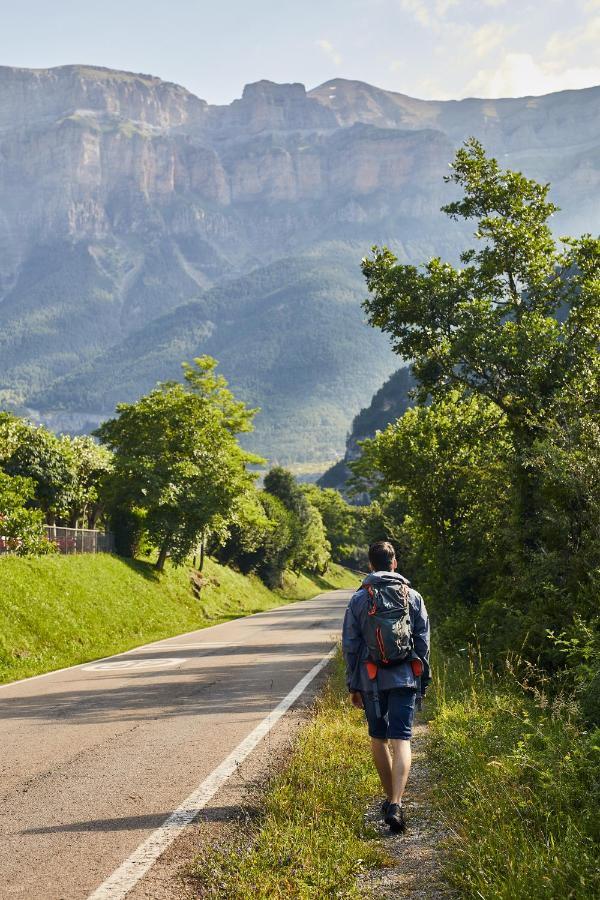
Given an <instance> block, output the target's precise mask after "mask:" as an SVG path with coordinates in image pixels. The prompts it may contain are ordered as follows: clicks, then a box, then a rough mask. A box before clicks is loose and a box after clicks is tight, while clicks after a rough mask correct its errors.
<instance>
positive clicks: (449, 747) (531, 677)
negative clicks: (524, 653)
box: [429, 653, 600, 900]
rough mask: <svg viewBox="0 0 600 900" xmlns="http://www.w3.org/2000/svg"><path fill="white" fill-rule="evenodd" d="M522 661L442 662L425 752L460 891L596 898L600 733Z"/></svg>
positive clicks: (488, 896)
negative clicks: (502, 666) (494, 664)
mask: <svg viewBox="0 0 600 900" xmlns="http://www.w3.org/2000/svg"><path fill="white" fill-rule="evenodd" d="M549 687H551V686H550V685H548V681H547V677H545V676H544V674H543V673H542V672H539V671H537V672H536V671H535V670H533V669H532V668H531V667H530V666H526V665H524V664H523V663H522V662H520V661H519V660H518V659H516V658H515V659H513V660H509V663H508V666H507V669H506V670H505V672H504V673H501V674H499V673H498V672H495V671H494V669H493V668H491V667H489V666H485V664H483V661H482V659H481V657H479V656H478V655H477V654H475V653H471V657H470V659H464V658H463V659H457V658H456V657H455V658H454V659H452V660H450V661H448V662H447V663H446V664H443V665H442V666H441V668H440V671H439V673H438V677H437V683H436V685H435V690H434V692H433V700H434V703H435V708H434V715H433V719H432V722H431V724H430V738H429V756H430V769H431V773H432V776H433V796H434V797H435V804H436V811H437V813H438V815H439V816H440V818H441V819H442V820H443V821H444V823H445V824H446V825H447V829H448V832H449V833H450V835H451V839H450V841H449V847H448V850H449V852H448V853H447V854H446V856H445V866H444V875H445V876H446V878H447V879H448V881H449V882H450V884H451V885H452V886H453V887H455V888H456V889H457V891H458V893H459V896H460V897H470V898H471V897H472V898H479V900H481V898H485V900H546V898H548V897H569V898H577V900H588V898H591V897H598V896H600V866H599V864H598V861H599V849H600V729H598V728H594V727H590V726H588V725H587V724H586V722H585V720H584V718H583V716H582V714H581V710H580V708H579V707H578V704H577V703H576V702H574V697H573V694H572V693H571V692H561V693H556V691H555V690H551V693H549V692H548V688H549Z"/></svg>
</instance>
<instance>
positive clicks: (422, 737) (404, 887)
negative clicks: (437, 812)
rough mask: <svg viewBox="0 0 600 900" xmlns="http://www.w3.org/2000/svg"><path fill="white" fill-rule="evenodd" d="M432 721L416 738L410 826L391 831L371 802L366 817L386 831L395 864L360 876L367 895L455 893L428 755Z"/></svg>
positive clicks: (442, 896) (410, 897)
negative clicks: (445, 867)
mask: <svg viewBox="0 0 600 900" xmlns="http://www.w3.org/2000/svg"><path fill="white" fill-rule="evenodd" d="M426 734H427V726H426V725H417V726H416V727H415V729H414V737H413V742H412V750H413V765H412V769H411V773H410V778H409V780H408V785H407V789H406V794H405V796H404V809H405V813H406V821H407V825H408V827H407V830H406V833H405V834H391V833H390V830H389V828H388V827H387V825H385V824H384V823H383V822H382V821H381V814H380V803H381V801H380V800H378V801H377V803H376V804H374V805H373V806H371V807H370V808H369V810H368V811H367V814H366V818H367V821H368V822H369V824H370V825H372V827H373V828H375V830H376V831H378V832H379V834H380V835H381V838H380V839H381V841H382V843H383V846H384V847H385V850H386V851H387V853H388V854H389V856H390V858H391V859H392V860H393V863H392V864H391V865H390V866H387V867H386V868H384V869H376V870H374V871H371V872H366V873H365V874H364V875H362V876H361V877H360V878H359V887H360V889H361V890H362V891H364V894H365V896H367V897H368V896H373V897H377V898H378V900H392V898H394V900H396V898H398V897H402V898H403V900H446V898H451V897H454V896H456V895H455V894H453V892H452V891H451V890H450V889H449V888H448V886H447V885H446V884H444V881H443V878H442V876H441V873H440V870H441V854H442V850H441V846H440V845H441V843H442V842H443V841H444V840H445V838H447V836H448V835H447V833H446V832H445V831H444V829H443V827H442V826H441V825H440V823H439V822H437V821H436V820H435V818H434V816H433V814H432V812H431V803H430V795H431V780H430V778H429V773H428V769H427V758H426V755H425V742H426Z"/></svg>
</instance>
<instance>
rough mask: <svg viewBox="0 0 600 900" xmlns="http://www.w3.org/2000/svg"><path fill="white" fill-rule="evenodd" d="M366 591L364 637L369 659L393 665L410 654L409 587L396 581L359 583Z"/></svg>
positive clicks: (383, 664)
mask: <svg viewBox="0 0 600 900" xmlns="http://www.w3.org/2000/svg"><path fill="white" fill-rule="evenodd" d="M363 587H364V588H365V590H366V591H367V594H368V595H369V609H368V615H367V621H366V626H365V635H364V636H365V640H366V643H367V647H368V650H369V659H370V660H371V662H374V663H376V664H377V665H378V666H383V667H385V666H397V665H399V664H400V663H403V662H406V661H407V660H409V659H410V657H411V656H412V651H413V637H412V625H411V621H410V604H409V589H408V584H407V583H406V582H405V581H402V582H399V583H397V584H389V583H388V584H380V585H377V586H374V585H372V584H363Z"/></svg>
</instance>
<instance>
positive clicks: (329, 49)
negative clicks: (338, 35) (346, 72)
mask: <svg viewBox="0 0 600 900" xmlns="http://www.w3.org/2000/svg"><path fill="white" fill-rule="evenodd" d="M315 46H317V47H319V49H320V50H322V51H323V53H325V55H326V56H328V57H329V59H331V60H332V61H333V62H334V63H335V64H336V66H341V64H342V62H343V60H342V55H341V53H339V52H338V51H337V50H336V48H335V47H334V46H333V44H332V43H331V41H328V40H327V39H326V38H319V40H317V41H315Z"/></svg>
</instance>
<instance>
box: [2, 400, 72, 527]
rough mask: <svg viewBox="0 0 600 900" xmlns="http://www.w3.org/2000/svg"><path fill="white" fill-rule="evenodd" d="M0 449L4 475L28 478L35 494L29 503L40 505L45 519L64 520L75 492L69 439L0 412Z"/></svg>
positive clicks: (49, 520)
mask: <svg viewBox="0 0 600 900" xmlns="http://www.w3.org/2000/svg"><path fill="white" fill-rule="evenodd" d="M2 448H3V449H2ZM0 451H1V453H2V457H1V458H0V466H1V468H2V469H3V471H4V472H5V473H6V474H7V475H13V476H20V477H22V478H29V479H31V481H32V483H33V485H34V494H33V496H32V497H31V498H30V501H29V502H30V503H31V504H34V505H37V506H39V508H40V509H41V510H42V512H43V513H44V516H45V517H46V520H47V522H48V523H49V524H50V525H52V524H54V523H55V522H56V520H57V519H59V520H61V519H65V520H66V519H67V518H68V516H69V511H70V509H71V506H72V504H73V502H74V499H75V494H76V491H77V484H76V473H75V468H74V465H73V456H72V453H71V451H70V447H69V445H68V442H67V441H65V440H61V439H60V438H58V437H56V435H54V434H52V432H50V431H48V429H46V428H44V427H43V426H41V425H40V426H39V427H36V426H35V425H31V424H30V423H29V422H26V421H25V420H24V419H16V417H13V416H10V415H8V414H2V415H0Z"/></svg>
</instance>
